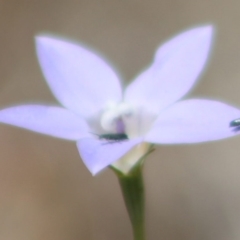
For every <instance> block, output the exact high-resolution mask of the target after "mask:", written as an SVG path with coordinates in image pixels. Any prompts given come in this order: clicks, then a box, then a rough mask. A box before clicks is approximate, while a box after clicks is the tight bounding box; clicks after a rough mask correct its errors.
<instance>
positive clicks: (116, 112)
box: [100, 102, 133, 133]
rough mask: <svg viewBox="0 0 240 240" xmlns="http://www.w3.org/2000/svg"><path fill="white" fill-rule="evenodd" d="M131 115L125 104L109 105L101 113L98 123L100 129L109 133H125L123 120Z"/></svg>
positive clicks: (129, 107)
mask: <svg viewBox="0 0 240 240" xmlns="http://www.w3.org/2000/svg"><path fill="white" fill-rule="evenodd" d="M132 114H133V109H132V107H131V106H130V105H129V104H127V103H124V102H122V103H119V104H114V103H110V104H108V106H107V107H106V109H105V111H104V112H103V114H102V116H101V119H100V123H101V126H102V128H103V129H104V130H105V131H107V132H111V133H125V132H126V124H125V121H124V120H125V119H126V118H129V117H130V116H131V115H132Z"/></svg>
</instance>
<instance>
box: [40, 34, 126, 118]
mask: <svg viewBox="0 0 240 240" xmlns="http://www.w3.org/2000/svg"><path fill="white" fill-rule="evenodd" d="M36 44H37V54H38V59H39V62H40V65H41V67H42V71H43V73H44V75H45V78H46V79H47V82H48V84H49V86H50V88H51V90H52V92H53V93H54V95H55V96H56V98H57V99H58V100H59V101H60V102H61V103H62V104H63V106H65V107H66V108H68V109H70V110H72V111H75V112H77V113H78V114H81V115H82V116H85V117H88V116H90V115H92V114H94V113H96V112H97V111H99V110H101V108H102V107H103V106H105V104H106V103H107V102H108V101H119V100H120V99H121V94H122V93H121V86H120V82H119V80H118V77H117V75H116V74H115V72H114V71H113V70H112V68H111V67H110V66H109V65H108V64H107V63H106V62H105V61H104V60H103V59H102V58H100V57H99V56H97V55H96V54H94V53H93V52H91V51H90V50H88V49H87V48H85V47H82V46H80V45H76V44H73V43H70V42H66V41H63V40H60V39H56V38H51V37H47V36H39V37H37V38H36Z"/></svg>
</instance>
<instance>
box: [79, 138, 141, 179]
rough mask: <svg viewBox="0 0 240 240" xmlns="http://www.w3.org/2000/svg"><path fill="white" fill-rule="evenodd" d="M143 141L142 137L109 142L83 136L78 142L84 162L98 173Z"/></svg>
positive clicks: (92, 170) (90, 169)
mask: <svg viewBox="0 0 240 240" xmlns="http://www.w3.org/2000/svg"><path fill="white" fill-rule="evenodd" d="M141 141H142V138H135V139H133V140H128V141H121V142H119V141H118V142H109V141H103V140H99V139H95V138H83V139H80V140H79V141H78V143H77V147H78V150H79V152H80V155H81V157H82V160H83V162H84V163H85V165H86V166H87V168H88V169H89V171H90V172H91V173H92V174H93V175H95V174H96V173H98V172H100V171H101V170H103V169H104V168H105V167H107V166H109V165H110V164H111V163H113V162H115V161H117V160H118V159H119V158H121V157H122V156H123V155H124V154H126V153H127V152H128V151H129V150H131V148H133V147H134V146H136V145H137V144H138V143H140V142H141Z"/></svg>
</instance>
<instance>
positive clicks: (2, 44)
mask: <svg viewBox="0 0 240 240" xmlns="http://www.w3.org/2000/svg"><path fill="white" fill-rule="evenodd" d="M208 23H212V24H214V25H215V27H216V37H215V45H214V48H213V51H212V55H211V59H210V61H209V64H208V67H207V69H206V71H205V73H204V74H203V75H202V78H201V80H200V81H199V83H198V85H197V86H196V87H195V89H194V90H193V91H192V92H191V94H189V97H206V98H211V99H219V100H221V101H224V102H228V103H230V104H234V105H236V106H240V2H239V1H238V0H228V1H227V0H195V1H192V0H161V1H160V0H148V1H147V0H78V1H77V0H68V1H67V0H55V1H54V0H53V1H51V0H38V1H36V0H31V1H30V0H28V1H27V0H0V108H3V107H6V106H10V105H15V104H19V103H27V102H31V103H32V102H36V103H37V102H43V103H53V104H57V102H56V100H55V99H54V97H53V96H52V94H51V92H50V90H49V89H48V87H47V85H46V83H45V81H44V78H43V76H42V74H41V71H40V68H39V66H38V62H37V58H36V56H35V49H34V36H35V35H36V34H39V33H43V32H48V33H53V34H58V35H63V36H67V37H69V38H72V39H75V40H78V41H81V42H83V43H85V44H88V45H89V46H91V47H93V48H95V49H96V50H98V51H99V52H101V53H102V54H104V56H106V58H108V59H109V60H110V61H111V62H112V63H113V64H114V65H115V66H116V68H117V69H118V71H119V72H120V73H121V75H122V78H123V80H124V81H129V80H131V79H133V78H134V76H135V75H136V74H137V73H139V71H141V70H142V69H143V68H144V67H145V66H146V65H147V64H149V63H150V61H151V59H152V56H153V54H154V51H155V50H156V48H157V46H158V45H159V44H160V43H162V42H163V41H165V40H166V39H168V38H169V37H171V36H173V35H175V34H176V33H178V32H180V31H182V30H184V29H187V28H189V27H193V26H196V25H200V24H208ZM0 142H1V144H0V240H42V239H44V240H66V239H67V240H77V239H78V240H79V239H84V240H88V239H93V240H113V239H114V240H122V239H124V240H128V239H129V240H131V239H132V235H131V229H130V223H129V220H128V218H127V214H126V211H125V208H124V205H123V201H122V198H121V194H120V190H119V187H118V183H117V180H116V177H115V176H114V174H113V173H112V172H111V171H110V170H106V171H104V172H102V173H101V174H99V175H98V176H96V177H94V178H93V177H92V176H91V174H90V173H89V172H88V171H87V169H86V168H85V166H84V165H83V163H82V162H81V159H80V157H79V155H78V152H77V149H76V146H75V143H74V142H68V141H63V140H59V139H54V138H51V137H47V136H44V135H40V134H36V133H33V132H28V131H25V130H22V129H17V128H14V127H10V126H6V125H1V126H0ZM144 174H145V182H146V188H147V203H146V204H147V206H146V211H147V236H148V238H147V239H148V240H156V239H159V240H166V239H167V240H192V239H194V240H202V239H204V240H215V239H216V240H226V239H228V240H237V239H239V238H240V137H236V138H233V139H229V140H224V141H219V142H213V143H206V144H198V145H185V146H159V147H157V151H155V152H154V153H153V154H152V155H151V156H150V157H149V158H148V161H147V162H146V165H145V172H144Z"/></svg>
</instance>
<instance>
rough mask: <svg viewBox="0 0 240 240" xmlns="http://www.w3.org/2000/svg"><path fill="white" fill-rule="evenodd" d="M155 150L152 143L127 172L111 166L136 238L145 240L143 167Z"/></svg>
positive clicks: (136, 239) (135, 239)
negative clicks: (146, 159)
mask: <svg viewBox="0 0 240 240" xmlns="http://www.w3.org/2000/svg"><path fill="white" fill-rule="evenodd" d="M153 151H154V145H153V144H151V145H150V146H149V149H148V151H147V152H146V153H145V154H144V155H143V156H142V157H141V158H140V159H139V160H138V162H137V163H136V164H135V165H134V166H133V167H132V169H131V170H130V172H128V173H127V174H124V173H123V172H121V171H120V170H119V169H117V168H115V167H114V166H110V168H111V169H112V170H113V171H114V172H115V173H116V175H117V176H118V181H119V184H120V186H121V190H122V194H123V199H124V202H125V205H126V208H127V211H128V215H129V217H130V220H131V223H132V229H133V236H134V240H145V212H144V207H145V201H144V200H145V199H144V184H143V175H142V169H143V162H144V160H145V158H146V157H147V156H148V155H149V154H150V153H151V152H153Z"/></svg>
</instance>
